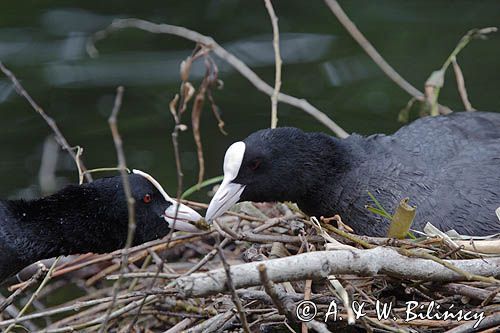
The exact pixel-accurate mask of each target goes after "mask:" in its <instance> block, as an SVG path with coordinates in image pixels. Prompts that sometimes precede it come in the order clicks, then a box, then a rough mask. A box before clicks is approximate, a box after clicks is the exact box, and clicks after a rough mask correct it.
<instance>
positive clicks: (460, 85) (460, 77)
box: [451, 58, 476, 111]
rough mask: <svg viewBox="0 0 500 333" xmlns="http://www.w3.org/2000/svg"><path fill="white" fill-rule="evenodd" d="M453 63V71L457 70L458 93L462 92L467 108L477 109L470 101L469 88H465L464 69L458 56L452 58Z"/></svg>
mask: <svg viewBox="0 0 500 333" xmlns="http://www.w3.org/2000/svg"><path fill="white" fill-rule="evenodd" d="M451 63H452V65H453V71H454V72H455V78H456V80H457V88H458V93H459V94H460V98H461V99H462V103H463V104H464V107H465V110H467V111H476V109H474V108H473V107H472V104H471V103H470V101H469V95H468V94H467V89H466V88H465V80H464V74H463V73H462V69H461V68H460V65H459V64H458V62H457V58H453V59H452V60H451Z"/></svg>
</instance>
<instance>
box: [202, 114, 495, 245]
mask: <svg viewBox="0 0 500 333" xmlns="http://www.w3.org/2000/svg"><path fill="white" fill-rule="evenodd" d="M367 191H370V192H371V193H372V194H373V195H374V196H375V197H376V199H377V200H379V201H380V203H381V204H382V205H383V206H384V207H385V208H386V209H387V210H389V211H390V210H392V209H393V208H394V207H395V206H396V204H397V203H398V202H399V201H400V200H401V199H402V198H404V197H409V198H410V203H411V204H413V205H416V206H417V215H416V218H415V221H414V224H413V228H415V229H418V230H421V229H422V228H423V227H424V225H425V223H426V222H431V223H433V224H434V225H435V226H436V227H438V228H440V229H441V230H443V231H447V230H449V229H455V230H457V231H458V232H459V233H462V234H469V235H487V234H493V233H498V232H500V222H499V221H498V218H497V217H496V214H495V210H496V209H497V208H498V207H500V113H489V112H457V113H453V114H451V115H448V116H438V117H426V118H422V119H419V120H416V121H415V122H413V123H412V124H410V125H407V126H405V127H403V128H401V129H400V130H399V131H397V132H396V133H394V134H392V135H382V134H376V135H372V136H368V137H364V136H360V135H357V134H353V135H351V136H350V137H348V138H346V139H338V138H334V137H331V136H328V135H325V134H322V133H304V132H302V131H301V130H299V129H296V128H277V129H273V130H272V129H265V130H261V131H258V132H255V133H253V134H251V135H250V136H248V137H247V138H246V139H245V140H243V141H240V142H236V143H234V144H233V145H232V146H231V147H229V148H228V150H227V152H226V156H225V159H224V180H223V183H222V185H221V187H220V188H219V190H218V191H217V193H216V194H215V196H214V198H213V199H212V201H211V203H210V206H209V207H208V210H207V216H206V218H207V220H211V219H213V218H215V217H217V216H219V215H221V214H222V213H223V212H224V211H225V210H227V209H229V207H230V206H231V205H233V204H234V203H236V202H238V201H246V200H248V201H286V200H290V201H294V202H296V203H297V204H298V206H299V207H300V208H301V209H302V210H303V211H304V212H305V213H307V214H309V215H315V216H321V215H322V216H333V215H335V214H340V216H341V217H342V218H343V220H344V222H346V223H347V224H349V225H350V226H351V227H353V229H354V230H355V231H356V232H357V233H359V234H365V235H373V236H384V235H385V234H386V232H387V228H388V223H387V221H384V220H383V219H382V218H381V217H380V216H377V215H375V214H372V213H370V212H369V211H368V210H367V209H366V208H365V205H366V204H373V202H372V201H371V200H370V198H369V196H368V193H367Z"/></svg>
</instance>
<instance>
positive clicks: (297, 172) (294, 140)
mask: <svg viewBox="0 0 500 333" xmlns="http://www.w3.org/2000/svg"><path fill="white" fill-rule="evenodd" d="M315 144H316V143H315V140H311V137H310V135H309V134H307V133H304V132H302V131H301V130H299V129H297V128H291V127H282V128H276V129H265V130H260V131H258V132H255V133H252V134H251V135H250V136H248V137H247V138H246V139H244V140H243V141H238V142H235V143H233V144H232V145H231V146H230V147H229V148H228V149H227V151H226V155H225V157H224V179H223V181H222V184H221V185H220V187H219V189H218V190H217V192H216V193H215V195H214V197H213V199H212V201H211V202H210V205H209V207H208V210H207V213H206V219H207V220H208V221H210V220H213V219H214V218H216V217H218V216H220V215H221V214H222V213H224V212H225V211H226V210H228V209H229V208H230V207H231V206H232V205H233V204H235V203H236V202H238V201H261V202H263V201H284V200H290V201H296V200H298V199H299V197H300V196H302V195H303V194H304V193H305V192H307V179H308V178H312V175H309V174H308V172H309V171H308V166H310V165H312V164H311V163H312V162H313V160H315V159H317V158H318V156H315V154H314V151H315V149H312V148H313V147H311V145H315Z"/></svg>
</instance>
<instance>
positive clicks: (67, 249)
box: [0, 170, 201, 281]
mask: <svg viewBox="0 0 500 333" xmlns="http://www.w3.org/2000/svg"><path fill="white" fill-rule="evenodd" d="M129 181H130V187H131V191H132V196H133V198H134V199H135V220H136V230H135V237H134V244H141V243H144V242H147V241H150V240H153V239H156V238H159V237H163V236H165V235H166V234H167V233H168V232H169V231H170V227H171V226H172V225H173V224H174V217H175V214H176V210H177V205H178V204H177V202H175V201H174V200H173V199H171V198H170V197H169V196H168V195H167V193H166V192H165V191H164V190H163V188H162V187H161V186H160V184H159V183H158V182H157V181H156V180H155V179H154V178H152V177H151V176H149V175H148V174H146V173H144V172H141V171H138V170H134V171H133V173H132V174H130V175H129ZM199 219H201V216H200V215H199V214H198V213H197V212H195V211H194V210H192V209H191V208H189V207H187V206H185V205H182V204H181V205H179V208H178V213H177V220H176V221H175V226H174V227H175V228H176V229H179V230H186V231H195V230H197V229H196V228H195V227H194V226H192V225H191V224H189V223H188V221H198V220H199ZM127 230H128V209H127V202H126V198H125V194H124V191H123V186H122V178H121V177H120V176H116V177H109V178H102V179H99V180H96V181H94V182H92V183H89V184H83V185H80V186H77V185H70V186H68V187H66V188H64V189H63V190H61V191H59V192H57V193H56V194H53V195H51V196H48V197H45V198H41V199H37V200H33V201H24V200H1V201H0V281H2V280H4V279H5V278H7V277H8V276H10V275H12V274H14V273H16V272H17V271H19V270H20V269H21V268H23V267H25V266H27V265H29V264H31V263H33V262H35V261H37V260H40V259H45V258H51V257H55V256H59V255H69V254H77V253H86V252H95V253H104V252H110V251H113V250H116V249H119V248H122V247H123V246H124V245H125V241H126V238H127Z"/></svg>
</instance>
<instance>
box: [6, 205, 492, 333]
mask: <svg viewBox="0 0 500 333" xmlns="http://www.w3.org/2000/svg"><path fill="white" fill-rule="evenodd" d="M191 204H192V205H193V206H194V207H199V208H203V206H204V205H203V204H197V203H191ZM344 230H345V229H344ZM344 230H343V224H342V223H341V221H340V219H339V218H335V221H333V219H322V220H321V221H317V220H314V219H312V220H311V219H306V217H305V216H303V215H302V214H301V213H300V212H298V211H295V210H293V207H291V206H288V205H285V204H276V205H251V204H245V205H243V206H240V211H239V212H229V213H228V214H226V215H225V216H223V217H222V218H220V219H219V221H218V224H217V225H215V226H214V228H212V230H211V231H207V232H205V233H203V234H197V235H194V234H193V235H189V234H173V235H170V236H168V237H166V238H164V239H162V240H157V241H153V242H150V243H147V244H143V245H141V246H136V247H134V248H131V249H130V250H129V255H128V261H129V265H128V271H127V272H120V259H121V258H122V256H121V252H120V251H116V252H114V253H111V254H102V255H95V254H86V255H81V256H77V257H71V258H67V260H62V261H60V262H59V263H57V265H53V267H52V268H51V270H50V271H49V272H48V273H49V276H47V271H48V269H47V268H43V267H41V266H37V267H38V269H35V271H34V276H33V277H32V278H31V279H30V280H28V281H26V282H22V283H18V284H14V285H11V286H10V288H9V290H10V292H11V296H10V297H8V298H6V299H3V304H2V305H1V307H2V310H3V312H2V320H1V322H0V325H1V326H0V327H1V328H2V329H3V330H4V331H6V330H10V331H12V332H14V331H16V332H17V331H19V332H20V331H22V330H27V331H41V332H72V331H78V332H80V331H85V332H93V331H96V332H99V331H100V332H183V331H187V332H224V331H227V332H241V331H250V332H281V331H282V332H289V331H290V332H293V331H295V332H307V331H309V332H314V331H316V332H334V331H345V332H364V331H385V332H430V331H435V332H443V331H450V332H472V331H474V330H479V329H481V330H483V331H485V332H490V331H491V332H493V331H495V330H497V329H498V327H499V326H498V325H500V295H499V294H498V293H499V292H500V284H499V281H498V280H496V278H498V277H499V276H500V268H499V267H500V258H499V257H498V256H497V257H495V256H494V255H491V254H490V255H488V254H485V253H482V254H479V253H475V252H478V251H474V248H476V250H478V248H480V247H481V246H482V244H481V242H476V243H475V244H472V245H469V246H467V244H468V243H467V244H465V243H464V242H463V243H460V242H454V241H451V240H450V239H446V238H442V237H420V238H418V239H412V240H409V239H406V240H395V239H388V238H385V239H384V238H371V237H362V236H356V235H354V234H352V233H348V232H346V231H344ZM488 242H490V243H492V244H494V242H495V241H494V240H489V241H488ZM457 244H458V245H457ZM490 245H491V244H490ZM485 252H488V251H485ZM490 252H491V251H490ZM47 265H48V264H47ZM229 272H230V274H229ZM31 274H33V272H32V273H31ZM44 277H45V278H44ZM119 277H120V283H119V285H118V287H117V286H116V285H115V284H114V282H116V280H117V279H118V278H119ZM228 277H230V278H229V279H228ZM49 280H50V281H49ZM40 282H41V284H42V287H40V285H41V284H40ZM47 282H48V283H47ZM114 290H116V298H115V300H114V301H113V298H114V297H113V295H114V293H115V292H114ZM31 298H33V299H31ZM304 300H306V301H309V302H306V303H304ZM28 302H29V303H28ZM27 303H28V305H29V306H28V307H26V304H27ZM9 304H10V305H9ZM7 305H9V306H8V307H7ZM384 308H385V310H384ZM18 311H21V314H19V312H18ZM384 311H385V312H384ZM313 314H315V316H314V318H312V317H313ZM325 319H327V320H326V322H325ZM306 320H307V321H306ZM308 320H310V321H308Z"/></svg>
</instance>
